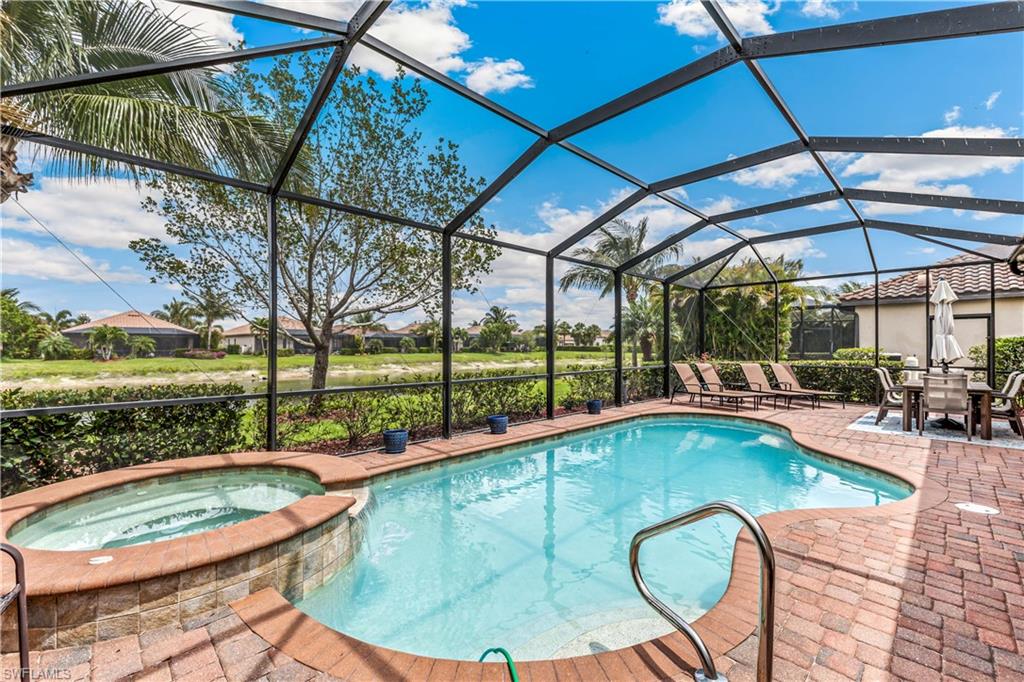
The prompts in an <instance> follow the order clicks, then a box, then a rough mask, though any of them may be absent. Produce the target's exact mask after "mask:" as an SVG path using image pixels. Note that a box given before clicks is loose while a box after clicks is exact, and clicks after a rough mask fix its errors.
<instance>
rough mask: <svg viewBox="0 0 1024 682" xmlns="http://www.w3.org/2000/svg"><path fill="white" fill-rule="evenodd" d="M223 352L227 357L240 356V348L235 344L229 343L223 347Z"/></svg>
mask: <svg viewBox="0 0 1024 682" xmlns="http://www.w3.org/2000/svg"><path fill="white" fill-rule="evenodd" d="M224 352H225V353H227V354H228V355H241V354H242V347H241V346H239V345H238V344H237V343H229V344H228V345H227V346H225V347H224Z"/></svg>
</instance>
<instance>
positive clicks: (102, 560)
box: [89, 554, 114, 566]
mask: <svg viewBox="0 0 1024 682" xmlns="http://www.w3.org/2000/svg"><path fill="white" fill-rule="evenodd" d="M113 560H114V557H112V556H110V555H109V554H105V555H103V556H94V557H90V558H89V565H90V566H99V565H100V564H106V563H109V562H111V561H113Z"/></svg>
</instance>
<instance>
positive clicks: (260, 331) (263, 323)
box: [249, 317, 270, 353]
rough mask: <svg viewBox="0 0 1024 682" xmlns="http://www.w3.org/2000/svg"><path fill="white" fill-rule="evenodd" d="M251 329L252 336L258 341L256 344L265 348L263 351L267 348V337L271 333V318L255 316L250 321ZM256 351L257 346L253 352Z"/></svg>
mask: <svg viewBox="0 0 1024 682" xmlns="http://www.w3.org/2000/svg"><path fill="white" fill-rule="evenodd" d="M249 329H250V330H251V331H252V338H253V339H254V340H255V341H256V342H257V343H256V346H257V347H260V348H262V349H263V352H266V350H267V339H268V337H269V335H270V318H269V317H254V318H252V320H251V321H250V322H249ZM255 352H256V348H253V353H255Z"/></svg>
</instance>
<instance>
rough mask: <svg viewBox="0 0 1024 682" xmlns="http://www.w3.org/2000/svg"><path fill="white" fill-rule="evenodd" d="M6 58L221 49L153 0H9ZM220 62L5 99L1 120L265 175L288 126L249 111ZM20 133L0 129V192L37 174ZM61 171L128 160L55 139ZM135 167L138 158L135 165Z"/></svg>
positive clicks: (111, 166) (78, 58)
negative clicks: (25, 164) (28, 165)
mask: <svg viewBox="0 0 1024 682" xmlns="http://www.w3.org/2000/svg"><path fill="white" fill-rule="evenodd" d="M0 30H2V31H3V33H4V38H3V40H2V41H0V61H2V63H3V64H4V65H5V67H6V68H5V73H6V79H7V80H8V82H28V81H39V80H46V79H48V78H57V77H61V76H66V75H68V74H74V73H87V72H95V71H106V70H110V69H118V68H124V67H129V66H136V65H140V64H149V63H154V62H165V61H171V60H174V59H182V58H189V57H199V56H202V55H208V54H211V53H214V52H217V51H219V50H220V48H219V47H218V45H217V44H216V43H215V42H214V41H213V40H212V39H209V38H206V37H203V36H200V35H197V34H196V33H195V31H194V30H193V29H192V28H190V27H188V26H186V25H185V24H184V23H182V22H180V21H179V20H178V17H177V16H176V15H173V14H167V13H165V12H164V11H162V10H160V9H158V8H157V7H156V6H155V5H154V4H151V3H143V2H136V1H135V0H61V2H4V3H3V4H2V5H0ZM218 73H219V71H218V70H217V69H216V67H209V68H205V69H191V70H188V71H181V72H177V73H170V74H164V75H156V76H146V77H144V78H135V79H129V80H122V81H117V82H113V83H103V84H98V85H83V86H79V87H76V88H72V89H66V90H56V91H51V92H44V93H38V94H31V95H24V96H21V97H16V98H12V99H5V100H3V103H2V104H0V119H2V122H3V123H4V124H5V125H10V126H13V127H14V128H17V129H19V130H28V131H38V132H43V133H47V134H50V135H55V136H57V137H62V138H67V139H72V140H75V141H77V142H84V143H86V144H90V145H95V146H97V147H104V148H107V149H114V150H117V151H121V152H126V153H130V154H136V155H139V156H144V157H149V158H153V159H157V160H160V161H166V162H171V163H175V164H179V165H182V166H188V167H190V168H199V169H202V170H210V171H225V172H227V173H229V174H235V175H241V174H243V173H244V174H246V175H260V174H261V175H262V176H263V177H269V174H270V172H271V170H272V169H273V167H274V165H275V164H276V163H277V161H278V159H279V158H280V154H281V152H282V150H283V149H284V146H285V143H286V141H287V135H284V134H281V133H280V131H279V130H278V128H277V127H276V126H275V125H274V124H272V123H270V122H268V121H266V120H264V119H261V118H258V117H252V116H249V115H247V114H245V113H244V112H243V111H242V105H241V103H240V102H239V101H238V98H237V97H236V96H235V94H234V93H233V91H232V89H231V88H230V87H228V85H227V84H226V83H225V81H224V79H222V78H218ZM19 140H20V136H19V135H17V134H15V135H0V203H2V202H4V201H6V200H7V199H8V198H9V197H10V196H12V195H16V194H17V193H19V192H24V191H27V190H28V188H29V186H30V185H31V184H32V174H31V173H21V172H20V171H19V170H18V153H17V146H18V142H19ZM51 153H52V159H53V160H54V161H55V162H56V163H54V164H52V165H51V168H52V170H53V172H56V173H63V174H65V175H67V176H69V177H82V176H92V177H95V176H99V175H103V174H106V173H108V172H111V171H114V170H115V169H121V168H123V166H121V165H119V164H118V163H116V162H113V161H109V160H107V159H102V158H99V157H96V156H89V155H86V154H83V153H81V152H77V151H72V150H66V149H62V150H53V151H52V152H51ZM129 170H132V169H129Z"/></svg>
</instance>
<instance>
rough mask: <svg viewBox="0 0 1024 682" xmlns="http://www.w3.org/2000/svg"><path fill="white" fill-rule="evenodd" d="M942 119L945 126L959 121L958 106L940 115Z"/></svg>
mask: <svg viewBox="0 0 1024 682" xmlns="http://www.w3.org/2000/svg"><path fill="white" fill-rule="evenodd" d="M942 119H943V120H944V121H945V122H946V125H952V124H953V123H956V122H957V121H959V120H960V105H959V104H957V105H955V106H954V107H953V108H952V109H950V110H949V111H947V112H946V113H944V114H943V115H942Z"/></svg>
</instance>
